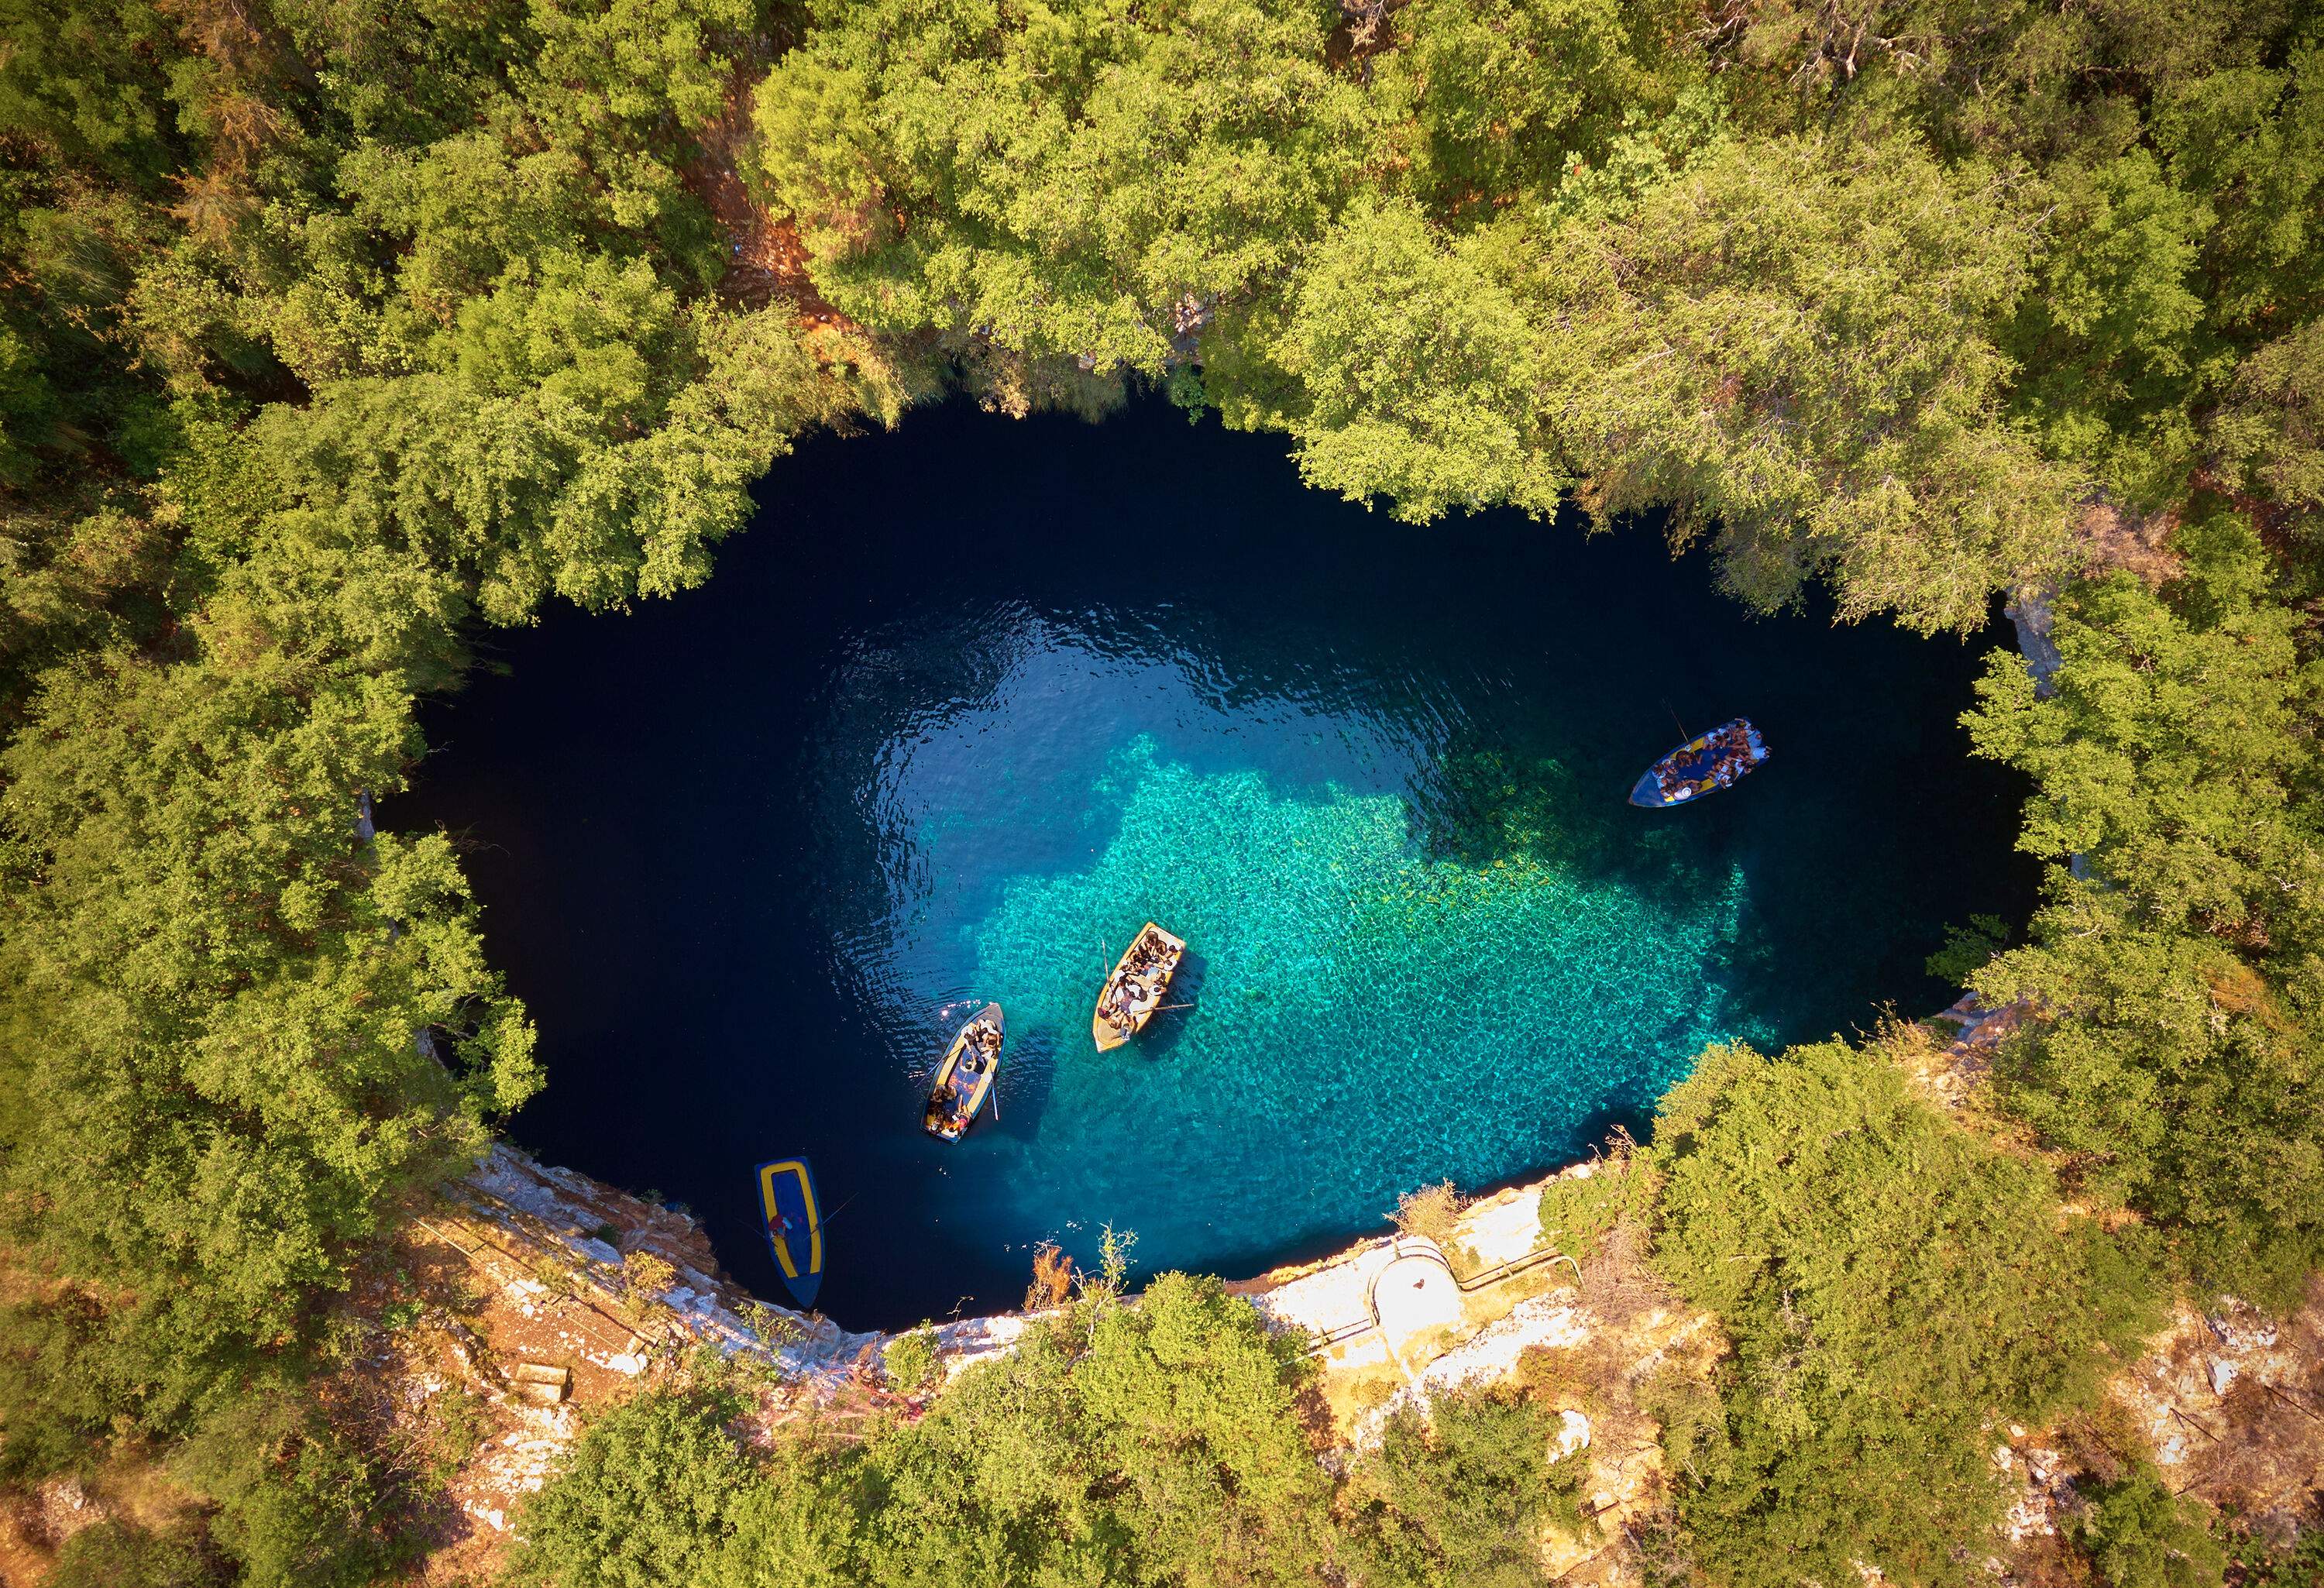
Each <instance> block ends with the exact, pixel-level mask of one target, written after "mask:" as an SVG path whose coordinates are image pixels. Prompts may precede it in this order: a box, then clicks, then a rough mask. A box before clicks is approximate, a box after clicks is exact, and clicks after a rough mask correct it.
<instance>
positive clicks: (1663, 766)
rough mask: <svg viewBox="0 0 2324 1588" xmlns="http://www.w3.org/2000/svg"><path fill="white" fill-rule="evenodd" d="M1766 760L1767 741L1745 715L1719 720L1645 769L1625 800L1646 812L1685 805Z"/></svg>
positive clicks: (1730, 785)
mask: <svg viewBox="0 0 2324 1588" xmlns="http://www.w3.org/2000/svg"><path fill="white" fill-rule="evenodd" d="M1766 759H1767V745H1766V741H1765V740H1763V739H1761V738H1760V737H1759V730H1758V729H1757V728H1755V727H1753V726H1752V725H1751V719H1750V718H1749V717H1748V716H1738V717H1737V718H1736V719H1735V720H1734V721H1733V722H1731V723H1721V724H1720V725H1719V726H1717V727H1715V728H1713V729H1711V732H1709V733H1707V734H1703V735H1702V736H1701V737H1700V738H1697V739H1689V740H1688V741H1687V742H1686V743H1683V744H1682V745H1680V746H1679V747H1678V748H1677V749H1675V750H1674V751H1672V752H1670V753H1669V754H1668V755H1665V756H1664V757H1663V758H1662V759H1661V760H1660V761H1658V762H1655V764H1654V765H1652V766H1650V767H1648V768H1647V769H1646V772H1645V774H1644V775H1643V776H1641V777H1640V778H1639V779H1638V780H1637V782H1636V783H1634V784H1632V785H1631V787H1630V803H1631V804H1633V805H1641V806H1644V807H1646V808H1647V809H1649V810H1659V809H1666V808H1669V807H1671V806H1674V805H1685V804H1688V803H1690V802H1692V801H1693V800H1696V799H1701V798H1702V797H1703V796H1704V795H1706V794H1716V793H1717V792H1719V790H1720V789H1731V788H1733V787H1734V786H1735V783H1736V780H1738V779H1739V778H1741V777H1742V776H1743V775H1744V774H1745V773H1746V772H1748V771H1751V770H1752V769H1753V768H1754V767H1756V766H1757V765H1758V764H1759V763H1760V762H1763V761H1765V760H1766Z"/></svg>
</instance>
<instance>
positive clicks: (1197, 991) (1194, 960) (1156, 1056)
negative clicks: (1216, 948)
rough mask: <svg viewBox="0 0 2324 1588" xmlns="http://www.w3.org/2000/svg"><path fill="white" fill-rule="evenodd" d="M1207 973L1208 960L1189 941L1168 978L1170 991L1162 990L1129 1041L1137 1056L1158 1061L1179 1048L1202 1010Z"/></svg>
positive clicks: (1208, 970) (1150, 1061)
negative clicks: (1148, 1017)
mask: <svg viewBox="0 0 2324 1588" xmlns="http://www.w3.org/2000/svg"><path fill="white" fill-rule="evenodd" d="M1210 974H1211V962H1210V961H1209V960H1207V959H1205V958H1204V957H1203V956H1202V954H1201V953H1199V952H1198V951H1197V950H1196V949H1195V947H1194V945H1193V944H1191V943H1189V944H1188V945H1187V946H1186V952H1185V956H1183V957H1182V958H1181V959H1180V960H1179V961H1178V974H1176V975H1175V976H1172V977H1171V978H1170V990H1169V992H1167V993H1165V994H1163V998H1162V1007H1161V1009H1159V1010H1158V1011H1156V1013H1155V1015H1154V1018H1153V1019H1152V1020H1148V1021H1147V1022H1146V1029H1144V1030H1142V1031H1140V1032H1139V1033H1138V1037H1137V1039H1136V1040H1135V1041H1134V1042H1133V1043H1132V1044H1131V1045H1130V1046H1131V1048H1134V1049H1136V1050H1137V1053H1138V1056H1139V1057H1141V1058H1144V1059H1146V1060H1147V1061H1148V1062H1149V1063H1160V1062H1161V1061H1163V1060H1165V1059H1167V1058H1168V1057H1170V1056H1171V1055H1172V1054H1174V1053H1176V1051H1177V1050H1178V1048H1179V1045H1180V1044H1182V1043H1183V1042H1185V1040H1186V1032H1187V1030H1188V1029H1189V1026H1190V1023H1191V1022H1192V1021H1193V1020H1195V1019H1197V1018H1198V1017H1199V1016H1200V1015H1201V1014H1202V1011H1203V982H1205V981H1206V980H1208V979H1209V977H1210ZM1116 1051H1117V1052H1121V1051H1125V1050H1123V1049H1116Z"/></svg>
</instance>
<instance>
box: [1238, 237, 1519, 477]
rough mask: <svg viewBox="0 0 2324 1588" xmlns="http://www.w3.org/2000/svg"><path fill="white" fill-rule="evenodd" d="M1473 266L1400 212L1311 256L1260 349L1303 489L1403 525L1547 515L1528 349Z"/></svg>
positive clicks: (1247, 419)
mask: <svg viewBox="0 0 2324 1588" xmlns="http://www.w3.org/2000/svg"><path fill="white" fill-rule="evenodd" d="M1477 241H1478V242H1481V243H1489V241H1490V240H1489V239H1485V238H1480V239H1478V240H1477ZM1480 254H1482V250H1481V249H1480V248H1479V247H1477V246H1475V245H1462V244H1453V243H1448V242H1447V241H1446V240H1444V239H1443V238H1441V237H1438V236H1435V235H1432V232H1431V229H1430V227H1429V226H1428V224H1427V222H1426V220H1425V218H1424V217H1422V215H1421V213H1420V211H1419V210H1418V209H1417V208H1415V207H1413V206H1411V205H1409V204H1400V205H1399V204H1391V205H1386V206H1382V205H1376V204H1373V203H1372V202H1370V201H1369V200H1366V201H1360V202H1359V203H1358V204H1356V205H1355V206H1353V207H1352V208H1351V209H1350V210H1349V211H1348V212H1347V213H1346V214H1345V215H1344V216H1342V217H1341V220H1340V223H1339V224H1338V225H1337V226H1334V227H1333V230H1332V231H1331V232H1330V233H1329V234H1328V235H1326V236H1325V237H1324V238H1323V241H1322V242H1321V243H1320V244H1318V245H1317V246H1316V248H1315V250H1314V254H1313V255H1312V256H1311V258H1310V259H1309V262H1308V263H1307V266H1306V268H1305V270H1304V271H1303V272H1302V273H1301V276H1300V282H1299V288H1298V293H1297V297H1296V300H1295V301H1294V303H1293V306H1292V309H1291V312H1290V315H1289V316H1288V319H1287V321H1286V324H1285V326H1284V328H1283V333H1282V335H1281V337H1279V339H1277V341H1276V343H1275V345H1274V347H1273V355H1274V358H1275V361H1276V362H1277V364H1278V365H1280V366H1281V368H1282V369H1283V370H1284V371H1285V372H1286V374H1288V375H1290V376H1291V377H1292V379H1293V381H1294V382H1295V383H1296V393H1297V395H1296V398H1294V399H1293V400H1292V402H1291V403H1290V405H1289V406H1288V409H1287V411H1283V412H1280V413H1274V414H1266V415H1264V418H1265V419H1266V420H1269V421H1272V422H1273V423H1276V424H1279V425H1280V426H1281V427H1282V428H1283V429H1288V430H1289V431H1290V432H1291V434H1292V435H1293V437H1295V438H1296V439H1297V441H1298V443H1299V448H1298V458H1299V472H1300V474H1301V475H1303V476H1305V479H1306V481H1307V483H1308V484H1309V485H1316V486H1320V487H1323V488H1324V489H1328V490H1336V491H1338V492H1340V493H1341V494H1342V495H1344V496H1347V497H1349V498H1351V500H1356V501H1367V500H1368V499H1369V498H1370V497H1372V496H1374V495H1383V496H1386V497H1387V498H1388V500H1389V502H1390V503H1391V506H1392V509H1393V511H1394V512H1395V514H1396V516H1397V517H1398V518H1400V519H1404V520H1406V521H1407V522H1415V523H1419V522H1426V521H1428V520H1430V519H1434V518H1437V517H1440V516H1442V515H1443V512H1444V511H1445V510H1446V509H1447V508H1449V507H1463V508H1469V509H1476V508H1480V507H1486V506H1491V505H1495V504H1498V503H1512V504H1514V505H1517V506H1519V507H1523V508H1525V509H1526V510H1527V511H1528V512H1533V513H1535V514H1537V515H1540V516H1543V517H1547V516H1549V515H1550V514H1553V513H1554V512H1556V511H1557V503H1558V496H1559V493H1560V491H1561V490H1562V489H1563V486H1564V485H1565V481H1564V480H1563V478H1562V477H1561V476H1560V475H1559V473H1558V471H1557V467H1556V466H1555V464H1554V462H1553V461H1552V460H1551V458H1550V457H1548V456H1547V454H1546V453H1545V450H1544V448H1543V438H1542V435H1541V414H1540V409H1541V406H1542V395H1541V392H1540V380H1539V374H1538V369H1539V359H1538V355H1537V352H1536V347H1535V335H1534V332H1533V329H1532V328H1531V327H1530V326H1529V325H1527V324H1526V318H1525V315H1524V313H1523V312H1522V310H1520V309H1519V308H1518V306H1517V301H1516V300H1515V299H1514V298H1513V297H1512V296H1511V294H1510V293H1509V291H1508V289H1507V288H1506V286H1505V285H1504V284H1502V283H1501V282H1498V281H1496V280H1495V279H1494V274H1493V269H1492V265H1491V263H1490V261H1489V258H1488V257H1480ZM1221 406H1222V410H1223V411H1224V412H1225V415H1226V418H1227V420H1228V422H1229V423H1231V424H1240V425H1246V426H1248V425H1252V424H1255V423H1257V422H1260V421H1261V420H1262V414H1261V412H1260V411H1258V410H1257V409H1256V407H1255V406H1254V405H1252V404H1250V403H1249V402H1246V401H1245V400H1243V399H1241V398H1240V397H1239V396H1237V395H1233V394H1231V388H1226V387H1222V396H1221Z"/></svg>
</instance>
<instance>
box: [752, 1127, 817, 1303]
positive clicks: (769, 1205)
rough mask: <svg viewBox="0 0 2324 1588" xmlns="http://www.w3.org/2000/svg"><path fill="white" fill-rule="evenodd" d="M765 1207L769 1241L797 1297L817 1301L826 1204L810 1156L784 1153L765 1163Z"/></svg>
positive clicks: (761, 1171) (761, 1181) (762, 1167)
mask: <svg viewBox="0 0 2324 1588" xmlns="http://www.w3.org/2000/svg"><path fill="white" fill-rule="evenodd" d="M759 1208H760V1211H761V1213H763V1214H765V1215H766V1221H767V1246H768V1248H769V1250H770V1251H773V1252H774V1254H775V1266H776V1267H777V1268H778V1269H781V1270H782V1275H783V1283H784V1284H785V1285H787V1286H788V1287H789V1288H790V1293H791V1297H792V1299H793V1300H795V1301H797V1302H798V1304H799V1305H800V1306H814V1305H815V1293H816V1291H817V1290H818V1289H820V1288H822V1287H823V1204H822V1203H821V1202H820V1201H818V1200H817V1199H816V1194H815V1171H814V1170H813V1169H811V1168H807V1159H803V1158H779V1159H775V1160H774V1161H773V1162H771V1163H762V1164H761V1165H760V1166H759Z"/></svg>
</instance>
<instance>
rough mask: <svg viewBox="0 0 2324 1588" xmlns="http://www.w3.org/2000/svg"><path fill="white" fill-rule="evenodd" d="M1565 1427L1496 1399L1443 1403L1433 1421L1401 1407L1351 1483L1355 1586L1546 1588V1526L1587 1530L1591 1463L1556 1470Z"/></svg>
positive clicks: (1569, 1461)
mask: <svg viewBox="0 0 2324 1588" xmlns="http://www.w3.org/2000/svg"><path fill="white" fill-rule="evenodd" d="M1558 1426H1559V1425H1558V1422H1557V1419H1555V1418H1554V1417H1547V1416H1545V1414H1544V1411H1543V1408H1541V1407H1540V1406H1539V1405H1538V1404H1537V1403H1535V1401H1532V1400H1530V1399H1525V1398H1523V1397H1519V1396H1513V1395H1506V1394H1499V1393H1495V1392H1491V1391H1483V1390H1469V1391H1464V1392H1462V1393H1456V1394H1446V1395H1439V1396H1436V1397H1434V1399H1432V1401H1431V1402H1430V1405H1429V1408H1428V1410H1427V1412H1426V1413H1425V1415H1424V1414H1423V1413H1421V1412H1420V1411H1418V1410H1417V1409H1416V1408H1412V1407H1410V1406H1404V1407H1399V1408H1397V1410H1396V1411H1395V1412H1394V1413H1392V1414H1391V1415H1390V1416H1389V1417H1388V1421H1387V1423H1386V1424H1385V1425H1384V1426H1382V1428H1381V1430H1380V1440H1379V1447H1378V1448H1377V1449H1376V1450H1373V1451H1371V1452H1369V1453H1367V1454H1365V1455H1364V1456H1363V1458H1362V1459H1361V1460H1360V1462H1359V1463H1357V1465H1356V1467H1355V1469H1354V1472H1353V1473H1352V1474H1351V1482H1350V1502H1351V1506H1352V1510H1353V1516H1352V1520H1351V1538H1352V1542H1351V1556H1352V1557H1353V1561H1354V1565H1355V1578H1356V1580H1357V1581H1358V1582H1360V1583H1367V1584H1371V1585H1374V1588H1389V1585H1391V1584H1399V1585H1400V1584H1406V1583H1409V1584H1416V1585H1417V1584H1422V1583H1432V1584H1434V1583H1443V1584H1455V1583H1457V1584H1466V1585H1471V1588H1483V1585H1486V1584H1491V1585H1493V1588H1521V1585H1524V1584H1532V1583H1546V1582H1547V1581H1548V1580H1549V1579H1548V1575H1547V1574H1546V1573H1545V1571H1544V1570H1543V1566H1542V1554H1541V1528H1542V1524H1543V1522H1544V1521H1545V1520H1546V1519H1553V1518H1554V1519H1555V1520H1557V1521H1558V1522H1559V1523H1560V1524H1561V1525H1563V1526H1564V1527H1566V1528H1570V1529H1571V1528H1579V1527H1580V1526H1581V1525H1582V1519H1581V1512H1580V1510H1578V1509H1577V1508H1576V1504H1575V1492H1576V1490H1577V1488H1578V1486H1579V1484H1580V1482H1581V1472H1580V1468H1581V1467H1582V1465H1583V1464H1584V1462H1585V1460H1586V1458H1583V1457H1582V1456H1581V1455H1580V1454H1578V1453H1577V1454H1574V1455H1572V1456H1568V1457H1567V1458H1566V1459H1565V1460H1564V1461H1563V1462H1558V1463H1553V1462H1552V1461H1551V1460H1550V1455H1549V1442H1550V1439H1551V1438H1552V1436H1554V1434H1555V1433H1556V1432H1557V1429H1558Z"/></svg>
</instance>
